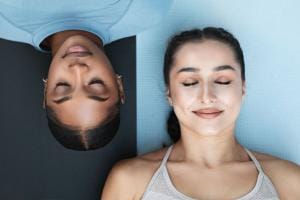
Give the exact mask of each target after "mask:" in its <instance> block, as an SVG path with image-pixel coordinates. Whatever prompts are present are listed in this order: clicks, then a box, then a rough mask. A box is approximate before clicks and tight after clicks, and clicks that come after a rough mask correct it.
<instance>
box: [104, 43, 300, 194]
mask: <svg viewBox="0 0 300 200" xmlns="http://www.w3.org/2000/svg"><path fill="white" fill-rule="evenodd" d="M220 66H227V67H220ZM228 66H230V67H228ZM187 68H189V69H187ZM216 69H218V70H216ZM228 82H229V83H228ZM167 95H168V98H169V102H170V104H171V105H172V106H173V108H174V110H175V113H176V115H177V117H178V119H179V123H180V126H181V139H180V140H179V141H178V142H177V143H175V145H174V147H173V150H172V153H171V155H170V157H169V160H168V163H167V169H168V173H169V176H170V178H171V180H172V183H173V185H174V186H175V188H176V189H177V191H179V192H180V193H183V194H185V195H186V196H189V197H191V198H195V199H237V198H238V197H241V196H244V195H245V194H247V193H248V192H250V191H251V190H252V189H253V187H254V186H255V184H256V180H257V176H258V171H257V169H256V167H255V165H254V163H253V161H251V159H250V158H249V156H248V155H247V153H246V152H245V150H244V148H243V147H242V146H241V145H240V144H239V143H238V141H237V140H236V139H235V136H234V129H235V124H236V120H237V117H238V114H239V111H240V107H241V104H242V102H243V98H244V96H245V83H244V81H242V79H241V73H240V66H239V64H238V63H237V62H236V60H235V58H234V55H233V51H232V50H231V49H230V48H229V47H228V46H227V45H226V44H224V43H221V42H218V41H214V40H205V41H202V42H197V43H186V44H184V45H183V46H182V47H181V48H180V49H179V50H178V51H177V52H176V54H175V60H174V63H173V66H172V69H171V71H170V83H169V88H168V92H167ZM206 108H210V109H214V112H215V111H218V112H220V114H207V110H201V109H206ZM195 111H197V112H198V113H197V112H196V113H195ZM210 111H211V110H210ZM201 112H202V113H201ZM203 112H204V114H203ZM165 153H166V149H161V150H159V151H156V152H152V153H149V154H146V155H142V156H139V157H136V158H133V159H127V160H123V161H121V162H119V163H118V164H117V165H115V166H114V168H113V169H112V171H111V173H110V175H109V177H108V179H107V182H106V184H105V187H104V190H103V193H102V197H101V199H103V200H117V199H124V200H126V199H130V200H132V199H141V198H142V195H143V193H144V191H145V190H146V187H147V185H148V184H149V182H150V180H151V177H152V176H153V174H154V173H155V171H156V170H157V169H158V167H159V165H160V163H161V161H162V158H163V156H164V155H165ZM253 153H254V155H255V156H256V158H257V159H258V160H259V162H260V164H261V166H262V168H263V170H264V172H265V173H266V174H267V176H268V177H269V178H270V179H271V181H272V183H273V185H274V186H275V188H276V190H277V192H278V193H279V196H280V199H289V200H294V199H295V200H296V199H300V192H299V188H300V167H299V166H298V165H296V164H294V163H292V162H289V161H285V160H281V159H279V158H276V157H273V156H270V155H266V154H262V153H256V152H253ZM203 180H205V181H203ZM195 186H197V187H195Z"/></svg>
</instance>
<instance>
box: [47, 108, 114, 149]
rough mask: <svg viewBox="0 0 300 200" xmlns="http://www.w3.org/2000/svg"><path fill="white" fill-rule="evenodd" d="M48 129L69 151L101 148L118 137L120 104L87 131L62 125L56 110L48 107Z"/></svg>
mask: <svg viewBox="0 0 300 200" xmlns="http://www.w3.org/2000/svg"><path fill="white" fill-rule="evenodd" d="M46 115H47V120H48V127H49V129H50V131H51V133H52V135H53V136H54V137H55V139H56V140H57V141H58V142H59V143H60V144H62V145H63V146H64V147H66V148H68V149H73V150H78V151H87V150H95V149H98V148H101V147H103V146H105V145H106V144H108V143H109V142H110V141H111V140H112V139H113V137H114V136H115V135H116V133H117V131H118V129H119V124H120V112H119V104H118V105H115V109H114V111H113V112H111V114H110V115H109V116H108V117H107V119H106V120H105V121H104V122H101V124H99V125H97V126H95V127H93V128H90V129H86V130H80V129H79V128H76V127H72V126H69V125H66V124H63V123H61V122H60V121H59V120H58V118H57V115H56V113H55V112H54V110H53V109H52V108H51V107H50V106H48V105H46Z"/></svg>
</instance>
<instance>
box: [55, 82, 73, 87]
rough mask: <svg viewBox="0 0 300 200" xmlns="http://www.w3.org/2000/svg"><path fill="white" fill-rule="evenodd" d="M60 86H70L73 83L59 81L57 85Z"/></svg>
mask: <svg viewBox="0 0 300 200" xmlns="http://www.w3.org/2000/svg"><path fill="white" fill-rule="evenodd" d="M58 86H67V87H70V86H71V85H70V84H69V83H68V82H58V83H56V87H58Z"/></svg>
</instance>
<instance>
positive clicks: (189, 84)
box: [182, 81, 198, 87]
mask: <svg viewBox="0 0 300 200" xmlns="http://www.w3.org/2000/svg"><path fill="white" fill-rule="evenodd" d="M197 83H198V81H196V82H192V83H182V85H183V86H184V87H190V86H193V85H196V84H197Z"/></svg>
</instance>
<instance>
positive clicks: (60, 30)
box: [0, 0, 173, 150]
mask: <svg viewBox="0 0 300 200" xmlns="http://www.w3.org/2000/svg"><path fill="white" fill-rule="evenodd" d="M172 1H173V0H164V1H159V0H154V1H147V0H117V1H116V0H102V1H97V0H95V1H85V2H83V1H81V0H73V1H72V2H68V1H36V0H26V1H25V0H21V1H11V0H2V1H0V26H1V29H0V38H3V39H7V40H12V41H18V42H24V43H27V44H30V45H32V46H34V47H35V48H36V49H38V50H40V51H46V52H51V54H52V57H53V58H52V62H51V64H50V68H49V73H48V77H47V78H45V80H44V82H45V100H44V107H45V109H46V113H47V119H48V125H49V128H50V130H51V132H52V134H53V135H54V137H55V138H56V139H57V140H58V141H59V142H60V143H61V144H62V145H63V146H65V147H67V148H70V149H75V150H91V149H97V148H100V147H103V146H104V145H106V144H107V143H108V142H110V141H111V140H112V138H113V136H114V135H115V134H116V132H117V130H118V127H119V122H120V112H119V111H120V104H121V103H122V102H124V92H123V87H122V83H121V77H120V76H119V75H117V74H116V73H115V72H114V70H113V67H112V66H111V64H110V62H109V60H108V58H107V57H106V55H105V52H104V50H103V45H106V44H109V43H111V42H113V41H116V40H118V39H121V38H125V37H129V36H133V35H136V34H137V33H139V32H141V31H143V30H145V29H147V28H149V27H151V26H153V25H155V24H157V23H158V22H159V21H160V20H162V18H163V16H165V15H166V13H167V11H168V10H169V8H170V6H171V5H172ZM141 22H142V23H141Z"/></svg>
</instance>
